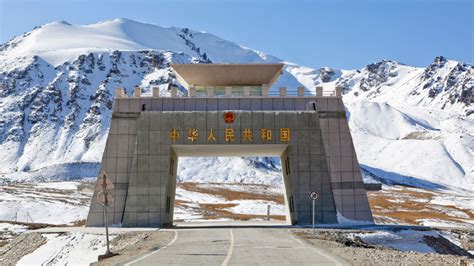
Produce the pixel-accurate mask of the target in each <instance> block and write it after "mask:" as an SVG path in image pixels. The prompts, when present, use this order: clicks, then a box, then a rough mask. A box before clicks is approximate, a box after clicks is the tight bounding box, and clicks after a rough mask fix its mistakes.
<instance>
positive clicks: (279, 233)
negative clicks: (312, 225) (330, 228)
mask: <svg viewBox="0 0 474 266" xmlns="http://www.w3.org/2000/svg"><path fill="white" fill-rule="evenodd" d="M174 232H175V237H174V238H173V240H172V241H171V242H170V243H168V245H167V246H165V247H163V248H161V249H158V250H155V251H153V252H150V253H148V254H145V255H143V256H140V257H138V258H135V259H133V260H130V261H128V262H127V263H126V264H125V265H223V266H224V265H346V264H347V262H346V261H344V260H343V259H341V258H340V257H337V256H335V255H333V254H331V253H328V252H326V251H324V250H321V249H318V248H316V247H314V246H311V245H309V244H307V243H305V242H303V241H301V240H300V239H297V238H296V237H294V236H293V235H292V234H291V232H289V231H288V229H285V228H202V229H177V230H174Z"/></svg>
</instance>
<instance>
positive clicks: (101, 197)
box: [94, 171, 115, 260]
mask: <svg viewBox="0 0 474 266" xmlns="http://www.w3.org/2000/svg"><path fill="white" fill-rule="evenodd" d="M114 188H115V186H114V184H113V183H112V181H110V178H109V177H107V174H106V173H105V171H101V172H100V174H99V177H98V181H97V184H96V185H95V188H94V191H97V192H98V193H97V202H99V204H100V205H102V206H103V207H104V224H105V237H106V241H107V251H106V252H105V254H104V255H100V256H99V260H101V259H105V258H109V257H112V256H114V255H115V254H113V253H112V252H110V246H109V224H108V222H107V207H108V206H110V205H111V204H112V202H113V201H114V198H113V196H112V192H110V190H111V189H114Z"/></svg>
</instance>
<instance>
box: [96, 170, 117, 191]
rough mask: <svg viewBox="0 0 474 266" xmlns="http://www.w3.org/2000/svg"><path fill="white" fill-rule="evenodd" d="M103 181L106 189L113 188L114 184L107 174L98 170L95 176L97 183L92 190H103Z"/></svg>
mask: <svg viewBox="0 0 474 266" xmlns="http://www.w3.org/2000/svg"><path fill="white" fill-rule="evenodd" d="M104 182H105V187H106V189H114V188H115V186H114V184H113V183H112V180H110V178H109V177H108V176H107V174H106V173H105V171H103V170H102V171H100V174H99V176H98V177H97V183H96V184H95V187H94V191H96V192H97V191H102V190H104Z"/></svg>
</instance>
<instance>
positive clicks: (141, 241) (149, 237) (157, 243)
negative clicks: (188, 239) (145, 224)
mask: <svg viewBox="0 0 474 266" xmlns="http://www.w3.org/2000/svg"><path fill="white" fill-rule="evenodd" d="M173 237H174V233H173V232H172V231H160V230H157V231H150V232H130V233H126V234H122V235H119V236H117V237H116V238H114V240H112V241H111V243H110V245H111V247H110V250H111V251H112V252H113V253H117V254H119V255H117V256H114V257H112V258H108V259H106V260H104V261H100V262H95V263H92V264H91V265H101V266H102V265H103V266H106V265H107V266H108V265H115V264H117V263H119V262H121V263H123V262H124V260H125V259H126V258H132V259H130V260H133V258H134V257H138V256H140V255H143V254H145V253H148V252H150V251H154V250H157V249H160V248H162V247H164V246H165V245H166V244H168V243H169V242H170V241H171V239H173Z"/></svg>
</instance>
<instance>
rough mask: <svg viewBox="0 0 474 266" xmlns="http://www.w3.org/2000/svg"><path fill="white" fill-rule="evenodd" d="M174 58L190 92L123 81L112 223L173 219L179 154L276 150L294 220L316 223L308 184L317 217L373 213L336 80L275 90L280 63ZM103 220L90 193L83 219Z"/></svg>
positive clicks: (110, 150) (116, 118) (111, 171)
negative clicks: (293, 90)
mask: <svg viewBox="0 0 474 266" xmlns="http://www.w3.org/2000/svg"><path fill="white" fill-rule="evenodd" d="M171 67H172V69H173V72H174V75H175V76H176V80H177V81H178V83H179V84H180V86H181V87H183V88H185V89H186V90H187V95H181V94H180V95H178V90H177V88H176V87H173V88H171V91H170V92H171V97H159V89H158V88H157V87H156V88H153V94H152V97H141V91H140V88H138V87H136V88H135V90H134V95H133V96H131V97H127V96H126V95H125V94H124V91H123V89H121V88H119V89H117V95H116V99H115V105H114V110H113V114H112V121H111V125H110V130H109V135H108V138H107V142H106V147H105V151H104V154H103V157H102V162H101V165H100V167H101V171H105V172H106V173H107V176H108V177H109V178H110V179H111V181H112V183H113V184H114V186H115V187H114V189H113V190H112V191H111V192H112V195H113V197H114V201H113V203H112V204H111V205H110V206H108V207H107V213H108V222H109V223H110V224H121V225H122V226H124V227H162V226H166V225H171V224H172V222H173V209H174V200H175V191H176V174H177V173H176V172H177V164H178V160H179V157H180V156H199V157H204V156H274V157H280V158H281V165H282V176H283V181H284V182H283V183H284V187H285V191H284V192H285V204H286V207H287V208H286V209H287V222H288V223H289V224H293V225H310V224H311V223H312V213H311V210H312V205H311V204H312V203H311V200H309V198H308V195H309V193H311V192H312V191H314V192H317V193H318V195H319V198H318V201H316V202H315V204H316V206H315V220H316V222H317V223H326V224H334V223H337V222H338V219H337V216H338V215H340V216H342V217H345V218H346V219H350V220H356V221H372V220H373V218H372V213H371V210H370V207H369V203H368V200H367V194H366V190H365V187H364V184H363V182H362V177H361V173H360V168H359V164H358V161H357V156H356V153H355V150H354V145H353V142H352V137H351V133H350V131H349V126H348V121H347V118H346V113H345V109H344V104H343V102H342V97H341V92H340V90H339V89H338V88H336V90H335V91H334V92H333V93H332V94H330V95H323V90H322V88H321V87H317V88H316V93H315V95H308V94H307V93H305V88H303V87H300V88H298V89H297V94H295V95H288V94H287V93H286V88H284V87H281V88H280V91H279V94H278V95H271V94H269V89H270V87H271V86H272V85H273V84H274V83H275V81H276V80H277V79H278V77H279V76H280V74H281V72H282V68H283V64H237V65H235V64H175V65H172V66H171ZM183 91H184V90H183ZM96 193H97V192H96ZM96 196H97V195H96V194H94V199H95V197H96ZM103 223H104V222H103V209H102V206H100V205H99V204H98V203H97V202H96V201H95V200H93V201H92V203H91V207H90V211H89V215H88V218H87V222H86V225H87V226H103V225H104V224H103Z"/></svg>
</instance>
